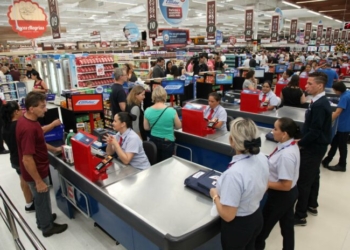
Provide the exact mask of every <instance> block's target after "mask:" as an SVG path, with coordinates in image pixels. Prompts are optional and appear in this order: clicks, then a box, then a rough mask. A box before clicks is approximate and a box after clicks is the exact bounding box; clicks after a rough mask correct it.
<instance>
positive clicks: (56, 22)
mask: <svg viewBox="0 0 350 250" xmlns="http://www.w3.org/2000/svg"><path fill="white" fill-rule="evenodd" d="M48 3H49V14H50V26H51V33H52V37H53V39H59V38H61V30H60V18H59V16H58V4H57V0H48Z"/></svg>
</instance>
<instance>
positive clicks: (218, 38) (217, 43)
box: [215, 30, 224, 46]
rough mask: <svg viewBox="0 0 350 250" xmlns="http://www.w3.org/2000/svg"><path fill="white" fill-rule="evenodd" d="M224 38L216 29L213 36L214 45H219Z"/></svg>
mask: <svg viewBox="0 0 350 250" xmlns="http://www.w3.org/2000/svg"><path fill="white" fill-rule="evenodd" d="M223 40H224V34H223V32H222V31H220V30H217V31H216V37H215V45H217V46H220V45H221V44H222V41H223Z"/></svg>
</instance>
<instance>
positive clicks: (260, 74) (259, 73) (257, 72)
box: [255, 69, 265, 78]
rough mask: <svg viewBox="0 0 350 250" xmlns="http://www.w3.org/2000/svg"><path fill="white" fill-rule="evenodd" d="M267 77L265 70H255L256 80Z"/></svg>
mask: <svg viewBox="0 0 350 250" xmlns="http://www.w3.org/2000/svg"><path fill="white" fill-rule="evenodd" d="M264 76H265V70H263V69H256V70H255V77H256V78H264Z"/></svg>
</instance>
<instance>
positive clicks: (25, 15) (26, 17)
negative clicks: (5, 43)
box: [7, 0, 47, 39]
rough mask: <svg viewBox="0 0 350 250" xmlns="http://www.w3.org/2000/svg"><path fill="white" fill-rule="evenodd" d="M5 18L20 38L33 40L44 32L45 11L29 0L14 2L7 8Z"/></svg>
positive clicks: (45, 22) (45, 25) (45, 23)
mask: <svg viewBox="0 0 350 250" xmlns="http://www.w3.org/2000/svg"><path fill="white" fill-rule="evenodd" d="M7 17H8V22H9V24H10V25H11V27H12V30H13V31H14V32H16V33H17V34H18V35H20V36H23V37H26V38H29V39H33V38H38V37H41V36H42V35H43V34H44V33H45V31H46V27H47V16H46V14H45V10H44V9H43V8H41V7H40V6H39V4H38V3H35V2H32V1H31V0H22V1H14V2H13V5H10V6H9V8H8V12H7Z"/></svg>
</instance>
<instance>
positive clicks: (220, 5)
mask: <svg viewBox="0 0 350 250" xmlns="http://www.w3.org/2000/svg"><path fill="white" fill-rule="evenodd" d="M216 6H218V7H225V6H224V5H223V4H217V5H216Z"/></svg>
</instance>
